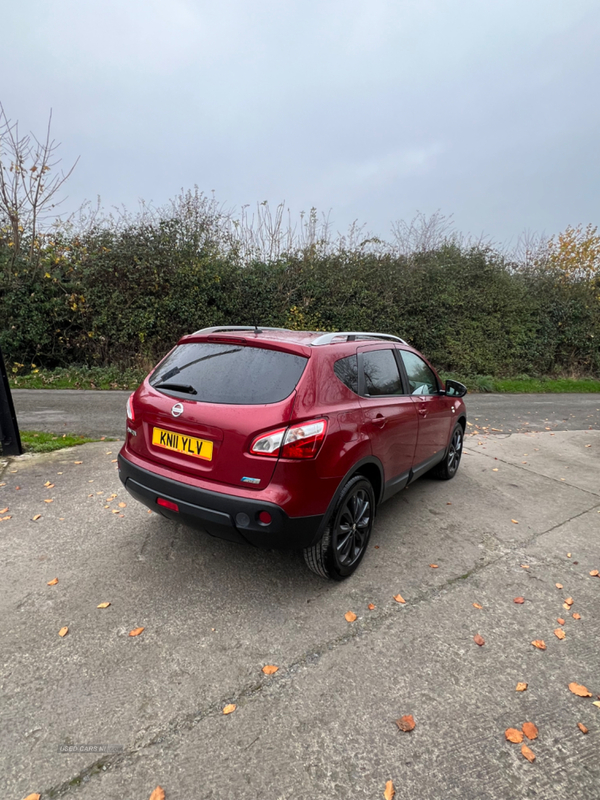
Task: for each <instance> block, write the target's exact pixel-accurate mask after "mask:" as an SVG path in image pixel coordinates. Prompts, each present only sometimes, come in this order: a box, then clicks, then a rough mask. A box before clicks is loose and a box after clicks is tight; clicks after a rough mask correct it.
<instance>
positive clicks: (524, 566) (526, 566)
mask: <svg viewBox="0 0 600 800" xmlns="http://www.w3.org/2000/svg"><path fill="white" fill-rule="evenodd" d="M521 567H522V569H529V564H521Z"/></svg>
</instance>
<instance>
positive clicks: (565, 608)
mask: <svg viewBox="0 0 600 800" xmlns="http://www.w3.org/2000/svg"><path fill="white" fill-rule="evenodd" d="M563 608H564V610H565V611H570V610H571V606H568V605H567V604H566V603H563Z"/></svg>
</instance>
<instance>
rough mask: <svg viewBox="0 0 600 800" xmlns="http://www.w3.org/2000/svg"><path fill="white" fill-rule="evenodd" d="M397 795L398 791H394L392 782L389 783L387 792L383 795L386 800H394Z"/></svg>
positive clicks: (386, 785) (386, 787)
mask: <svg viewBox="0 0 600 800" xmlns="http://www.w3.org/2000/svg"><path fill="white" fill-rule="evenodd" d="M395 794H396V790H395V789H394V784H393V783H392V782H391V781H387V782H386V784H385V792H384V793H383V798H384V800H393V797H394V795H395Z"/></svg>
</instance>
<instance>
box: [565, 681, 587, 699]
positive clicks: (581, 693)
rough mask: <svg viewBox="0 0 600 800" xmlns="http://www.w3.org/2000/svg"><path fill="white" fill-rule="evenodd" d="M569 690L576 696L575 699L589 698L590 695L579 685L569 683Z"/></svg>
mask: <svg viewBox="0 0 600 800" xmlns="http://www.w3.org/2000/svg"><path fill="white" fill-rule="evenodd" d="M569 689H570V690H571V691H572V692H573V694H576V695H577V697H591V696H592V693H591V692H590V691H588V690H587V689H586V688H585V686H582V684H581V683H570V684H569Z"/></svg>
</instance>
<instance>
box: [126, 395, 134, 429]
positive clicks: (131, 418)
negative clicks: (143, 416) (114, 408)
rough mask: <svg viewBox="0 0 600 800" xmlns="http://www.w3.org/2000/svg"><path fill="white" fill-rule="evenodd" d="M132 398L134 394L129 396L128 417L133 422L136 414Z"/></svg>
mask: <svg viewBox="0 0 600 800" xmlns="http://www.w3.org/2000/svg"><path fill="white" fill-rule="evenodd" d="M134 394H135V392H134ZM132 398H133V394H130V395H129V397H128V398H127V419H130V420H131V421H132V422H133V421H134V420H135V414H134V413H133V402H132Z"/></svg>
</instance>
